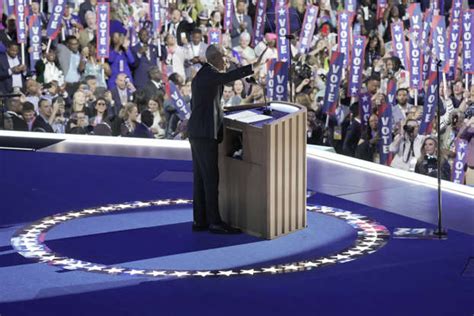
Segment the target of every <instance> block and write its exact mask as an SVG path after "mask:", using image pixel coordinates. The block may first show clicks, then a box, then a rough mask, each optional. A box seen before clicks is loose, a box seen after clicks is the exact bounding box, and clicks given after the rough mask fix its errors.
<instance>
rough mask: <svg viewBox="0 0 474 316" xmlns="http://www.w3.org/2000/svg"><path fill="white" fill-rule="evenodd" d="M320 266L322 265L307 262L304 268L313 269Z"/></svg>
mask: <svg viewBox="0 0 474 316" xmlns="http://www.w3.org/2000/svg"><path fill="white" fill-rule="evenodd" d="M319 265H320V264H319V263H317V262H313V261H308V262H305V263H304V264H303V266H304V267H305V268H313V267H314V268H316V267H318V266H319Z"/></svg>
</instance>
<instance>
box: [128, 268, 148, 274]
mask: <svg viewBox="0 0 474 316" xmlns="http://www.w3.org/2000/svg"><path fill="white" fill-rule="evenodd" d="M124 273H126V274H130V275H143V274H145V270H135V269H132V270H130V271H125V272H124Z"/></svg>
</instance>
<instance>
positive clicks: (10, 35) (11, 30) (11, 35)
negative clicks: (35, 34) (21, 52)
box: [0, 15, 17, 47]
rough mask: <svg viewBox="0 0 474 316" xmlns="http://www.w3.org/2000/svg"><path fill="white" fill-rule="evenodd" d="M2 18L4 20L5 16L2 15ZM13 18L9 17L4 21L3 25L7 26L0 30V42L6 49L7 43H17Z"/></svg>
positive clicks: (12, 16)
mask: <svg viewBox="0 0 474 316" xmlns="http://www.w3.org/2000/svg"><path fill="white" fill-rule="evenodd" d="M3 18H6V15H3ZM15 19H16V18H15V16H14V15H11V16H9V17H8V18H7V19H6V22H5V23H4V24H6V25H7V27H6V28H5V29H3V30H0V42H1V43H2V44H3V46H5V47H7V46H8V43H10V42H15V43H16V41H17V39H16V21H15Z"/></svg>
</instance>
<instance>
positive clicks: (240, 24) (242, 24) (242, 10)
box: [230, 0, 253, 47]
mask: <svg viewBox="0 0 474 316" xmlns="http://www.w3.org/2000/svg"><path fill="white" fill-rule="evenodd" d="M236 6H237V7H236V12H235V14H234V16H233V18H232V31H231V33H230V37H231V38H232V47H236V46H239V38H240V34H242V33H243V32H247V33H249V34H250V35H252V34H253V28H252V19H251V18H250V16H248V15H247V14H246V11H247V1H246V0H237V5H236Z"/></svg>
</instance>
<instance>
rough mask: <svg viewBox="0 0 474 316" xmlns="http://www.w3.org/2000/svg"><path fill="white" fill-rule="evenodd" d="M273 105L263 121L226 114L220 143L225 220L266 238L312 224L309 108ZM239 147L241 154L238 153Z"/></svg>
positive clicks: (221, 190) (220, 203) (255, 111)
mask: <svg viewBox="0 0 474 316" xmlns="http://www.w3.org/2000/svg"><path fill="white" fill-rule="evenodd" d="M270 107H271V108H272V114H271V117H268V118H267V119H266V120H263V121H257V122H253V123H245V122H242V121H240V120H238V119H230V118H228V117H224V141H223V142H222V143H221V145H220V147H219V171H220V182H219V208H220V212H221V215H222V217H223V219H224V221H226V222H228V223H230V224H231V225H233V226H236V227H239V228H241V229H242V230H243V231H244V232H246V233H248V234H250V235H254V236H258V237H262V238H266V239H273V238H275V237H278V236H282V235H286V234H289V233H291V232H293V231H296V230H299V229H303V228H305V227H306V226H307V223H306V109H305V108H304V107H301V106H298V105H295V104H289V103H283V102H278V103H271V104H270ZM253 111H254V113H255V115H259V114H261V111H260V110H259V109H256V110H253ZM239 149H241V155H240V156H239V155H237V156H236V155H235V153H236V152H237V151H238V150H239Z"/></svg>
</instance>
